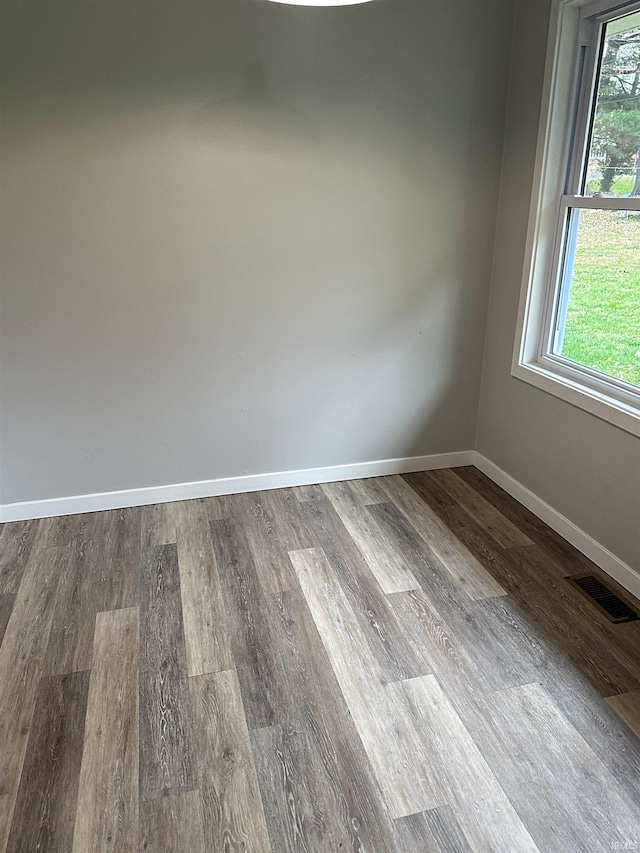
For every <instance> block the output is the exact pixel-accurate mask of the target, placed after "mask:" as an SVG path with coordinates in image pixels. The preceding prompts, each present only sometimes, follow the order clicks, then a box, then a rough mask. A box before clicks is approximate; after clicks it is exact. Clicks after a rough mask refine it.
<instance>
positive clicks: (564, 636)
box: [439, 507, 638, 696]
mask: <svg viewBox="0 0 640 853" xmlns="http://www.w3.org/2000/svg"><path fill="white" fill-rule="evenodd" d="M439 511H440V512H441V514H442V516H443V520H446V523H447V524H448V526H449V527H450V528H451V529H452V530H453V532H454V533H455V535H456V536H458V537H459V538H460V539H462V540H463V541H464V543H465V545H466V546H467V547H468V548H469V549H470V550H471V551H472V552H473V553H474V554H475V555H476V557H477V558H478V559H479V560H481V561H482V562H484V563H485V565H487V566H488V567H489V566H490V567H491V572H492V573H493V574H494V575H495V576H496V577H497V578H498V579H499V581H500V583H501V584H502V586H503V587H504V588H505V589H506V590H507V592H508V593H509V595H510V596H511V597H512V598H513V600H514V601H515V602H516V603H517V604H518V605H519V606H520V607H522V609H523V610H524V611H525V612H526V613H528V614H530V615H531V617H532V618H533V619H534V620H535V623H536V624H537V625H538V631H540V632H542V635H543V636H547V637H549V638H550V639H551V640H552V642H553V643H554V644H555V645H556V647H557V648H559V649H561V650H562V651H564V652H565V653H566V654H567V655H568V656H569V657H570V659H571V661H572V662H573V663H574V664H575V665H576V666H577V667H579V669H580V670H581V671H582V672H584V674H585V675H586V676H587V677H588V678H589V679H590V681H591V682H592V683H593V684H594V686H596V687H597V689H598V690H599V691H600V693H601V695H602V696H611V695H614V694H616V693H625V692H630V691H632V690H635V689H637V687H638V684H637V680H636V679H635V678H634V677H633V675H632V674H631V673H630V672H629V671H628V670H627V669H626V668H625V667H624V666H623V664H622V663H621V662H620V661H619V660H618V658H617V657H616V655H615V654H614V652H613V651H612V648H611V643H610V638H609V639H608V640H607V638H606V635H605V634H603V633H601V634H600V636H601V639H602V640H603V642H599V643H597V644H596V643H594V642H593V632H594V628H596V627H597V626H598V625H600V628H602V626H601V624H600V623H599V622H597V620H594V621H593V622H591V623H585V621H584V619H583V617H582V616H581V615H580V612H579V608H580V607H582V606H583V605H582V603H580V605H579V606H578V607H577V609H574V607H573V605H572V604H568V603H567V601H566V600H565V599H564V597H558V596H556V595H551V594H550V590H549V587H548V586H547V585H546V584H545V583H544V579H542V580H541V579H540V577H539V572H540V568H541V566H543V565H544V559H541V557H540V554H539V549H538V547H537V546H535V545H530V546H526V547H525V548H510V549H508V550H504V549H501V548H499V547H497V546H496V545H495V543H494V542H493V539H492V538H491V537H490V536H489V534H487V533H486V531H484V530H483V528H481V527H480V526H479V525H478V524H476V522H475V521H474V520H473V519H472V518H471V517H470V516H469V515H468V514H467V513H466V512H465V510H463V509H461V508H459V507H447V508H445V509H442V510H439ZM576 597H577V598H580V597H581V596H579V595H578V594H577V593H576Z"/></svg>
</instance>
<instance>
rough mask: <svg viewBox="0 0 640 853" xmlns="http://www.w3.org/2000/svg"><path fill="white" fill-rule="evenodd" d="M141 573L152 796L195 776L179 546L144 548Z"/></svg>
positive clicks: (144, 728) (144, 711) (146, 757)
mask: <svg viewBox="0 0 640 853" xmlns="http://www.w3.org/2000/svg"><path fill="white" fill-rule="evenodd" d="M140 578H141V589H142V595H141V609H140V794H141V797H142V798H143V799H151V798H153V797H157V796H161V795H166V794H168V793H171V792H176V791H181V790H188V789H190V788H192V787H193V784H194V775H195V774H194V764H193V760H194V759H193V737H192V719H191V707H190V701H189V687H188V683H187V663H186V650H185V641H184V631H183V626H182V603H181V600H180V578H179V572H178V554H177V549H176V546H175V545H161V546H158V547H152V548H145V549H143V552H142V561H141V570H140Z"/></svg>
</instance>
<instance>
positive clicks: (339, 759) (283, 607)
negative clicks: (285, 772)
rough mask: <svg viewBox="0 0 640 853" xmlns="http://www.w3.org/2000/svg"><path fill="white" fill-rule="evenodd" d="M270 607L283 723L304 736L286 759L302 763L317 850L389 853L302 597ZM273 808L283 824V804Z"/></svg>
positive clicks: (385, 828)
mask: <svg viewBox="0 0 640 853" xmlns="http://www.w3.org/2000/svg"><path fill="white" fill-rule="evenodd" d="M274 603H275V605H276V612H277V615H275V617H274V618H275V620H276V621H277V623H278V626H279V632H278V645H279V648H280V650H281V655H282V658H283V663H284V669H285V673H286V677H287V681H288V683H289V684H290V685H291V697H292V703H291V707H290V708H289V709H283V718H285V719H288V721H289V722H290V725H291V727H292V728H293V729H294V730H295V731H297V732H304V733H305V740H304V749H302V748H301V749H299V750H298V752H297V753H296V754H295V756H293V755H292V760H294V758H297V759H298V760H299V759H301V758H303V759H305V761H306V763H305V764H304V765H303V766H302V767H298V768H296V769H297V770H298V771H299V772H300V773H301V774H302V775H303V776H304V778H305V780H306V784H307V787H308V788H309V789H310V791H311V794H310V796H311V799H312V801H313V802H314V803H315V804H317V808H318V809H319V814H320V817H321V820H319V819H318V820H316V823H315V825H314V826H315V829H316V831H317V833H318V837H319V843H320V846H321V847H322V845H324V849H336V850H340V849H349V850H376V851H378V853H383V851H389V853H391V851H394V850H395V843H394V829H393V826H392V824H391V821H390V819H389V816H388V814H387V811H386V809H385V807H384V802H383V800H382V797H381V794H380V789H379V787H378V785H377V783H376V780H375V777H374V774H373V770H372V768H371V766H370V764H369V762H368V761H367V758H366V756H365V755H364V754H363V752H362V743H361V740H360V738H359V735H358V731H357V729H356V727H355V725H354V723H353V720H352V718H351V715H350V713H349V709H348V707H347V704H346V702H345V699H344V696H343V694H342V692H341V690H340V686H339V684H338V681H337V680H336V676H335V673H334V671H333V668H332V666H331V662H330V660H329V658H328V656H327V654H326V652H325V649H324V646H323V642H322V638H321V637H320V635H319V633H318V630H317V628H316V625H315V622H314V620H313V616H312V614H311V612H310V610H309V608H308V606H307V604H306V602H305V599H304V596H303V595H302V593H301V592H300V591H298V590H293V591H288V592H283V593H281V594H280V595H278V596H276V599H275V602H274ZM276 758H277V757H276V756H275V755H274V754H273V753H271V772H274V768H277V766H278V761H277V760H276ZM282 793H284V789H282V791H281V794H282ZM303 799H304V797H303ZM280 809H281V810H282V812H283V815H284V816H285V820H286V819H287V815H288V814H289V813H288V812H287V809H286V803H285V801H284V800H282V801H281V802H280ZM289 817H290V815H289ZM285 835H286V837H288V838H289V839H292V838H294V837H295V826H293V825H290V826H289V827H288V833H285Z"/></svg>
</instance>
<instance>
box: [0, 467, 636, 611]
mask: <svg viewBox="0 0 640 853" xmlns="http://www.w3.org/2000/svg"><path fill="white" fill-rule="evenodd" d="M463 465H475V466H476V467H477V468H479V469H480V471H482V472H483V474H486V475H487V477H489V479H491V480H493V481H494V483H497V485H498V486H500V487H501V488H503V489H504V490H505V491H506V492H508V493H509V494H510V495H511V496H512V497H514V498H515V499H516V500H517V501H519V502H520V503H521V504H523V505H524V506H526V507H527V509H529V510H531V512H532V513H533V514H534V515H536V516H537V517H538V518H540V519H541V520H542V521H544V522H545V524H548V525H549V527H551V528H553V530H555V531H556V533H559V534H560V536H562V537H564V538H565V539H566V540H567V541H568V542H570V543H571V544H572V545H573V546H574V547H575V548H577V549H578V551H580V552H581V553H583V554H584V555H585V556H587V557H589V559H590V560H593V562H594V563H595V564H596V565H597V566H599V567H600V568H601V569H602V570H603V571H604V572H606V573H607V574H609V575H610V576H611V577H612V578H614V580H616V581H617V582H618V583H619V584H621V585H622V586H623V587H624V588H625V589H627V590H629V592H631V593H632V594H633V595H634V596H636V598H640V574H638V572H636V571H635V570H634V569H632V568H631V566H628V565H627V564H626V563H624V562H623V561H622V560H620V559H619V558H618V557H616V556H615V554H612V553H611V551H608V550H607V549H606V548H605V547H604V546H603V545H600V543H599V542H596V540H595V539H593V538H592V537H591V536H589V534H588V533H585V532H584V530H581V529H580V528H579V527H578V526H577V525H575V524H574V523H573V522H572V521H569V519H568V518H565V517H564V516H563V515H561V514H560V513H559V512H558V511H557V510H555V509H554V508H553V507H552V506H549V504H548V503H545V501H543V500H542V499H541V498H539V497H538V496H537V495H535V494H534V493H533V492H532V491H530V490H529V489H527V488H526V486H523V485H522V483H519V482H518V481H517V480H515V479H514V478H513V477H512V476H511V475H510V474H507V473H506V472H505V471H503V470H502V469H501V468H499V467H498V466H497V465H495V464H494V463H493V462H491V461H490V460H489V459H487V458H486V457H484V456H483V455H482V454H481V453H478V452H476V451H474V450H464V451H460V452H457V453H440V454H436V455H431V456H413V457H407V458H404V459H384V460H381V461H378V462H359V463H356V464H354V465H334V466H331V467H328V468H307V469H305V470H301V471H281V472H277V473H273V474H253V475H250V476H245V477H228V478H225V479H220V480H202V481H200V482H196V483H178V484H175V485H170V486H152V487H150V488H143V489H126V490H123V491H118V492H101V493H98V494H93V495H73V496H70V497H63V498H52V499H50V500H41V501H25V502H22V503H12V504H4V505H2V506H0V522H8V521H24V520H26V519H31V518H50V517H52V516H56V515H76V514H78V513H81V512H100V511H102V510H108V509H121V508H123V507H130V506H147V505H149V504H156V503H171V502H172V501H186V500H193V499H195V498H208V497H215V496H216V495H231V494H240V493H242V492H261V491H265V490H268V489H283V488H287V487H290V486H309V485H314V484H316V483H332V482H338V481H341V480H361V479H365V478H367V477H383V476H388V475H390V474H409V473H411V472H413V471H434V470H436V469H438V468H459V467H461V466H463Z"/></svg>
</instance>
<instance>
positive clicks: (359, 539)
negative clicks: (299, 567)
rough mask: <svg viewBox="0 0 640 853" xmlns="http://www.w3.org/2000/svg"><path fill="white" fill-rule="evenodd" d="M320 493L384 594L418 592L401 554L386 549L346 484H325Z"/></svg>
mask: <svg viewBox="0 0 640 853" xmlns="http://www.w3.org/2000/svg"><path fill="white" fill-rule="evenodd" d="M322 490H323V491H324V493H325V494H326V496H327V497H328V499H329V500H330V502H331V504H332V505H333V508H334V510H335V511H336V513H337V514H338V516H339V517H340V520H341V521H342V523H343V524H344V526H345V527H346V529H347V531H348V532H349V535H350V536H351V538H352V539H353V541H354V542H355V544H356V546H357V548H358V550H359V551H360V553H361V554H362V556H363V557H364V559H365V562H366V563H367V565H368V566H369V568H370V569H371V572H372V573H373V576H374V577H375V578H376V580H377V581H378V583H379V584H380V588H381V589H382V591H383V592H385V593H391V592H403V591H404V590H408V589H418V587H419V586H420V584H419V583H418V581H417V580H416V579H415V577H414V576H413V574H412V572H411V566H410V564H408V563H407V562H406V560H404V559H403V556H402V554H399V553H397V552H396V551H395V550H394V548H393V547H390V544H389V542H388V540H387V539H386V538H385V536H384V534H383V533H382V531H381V530H380V529H379V527H378V525H377V524H376V523H375V520H374V518H372V517H371V515H370V514H369V513H368V512H367V510H366V508H364V507H362V506H360V504H359V502H358V500H357V499H356V497H355V494H354V493H353V492H352V491H351V489H350V487H349V484H348V483H327V484H326V485H324V486H323V487H322Z"/></svg>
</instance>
